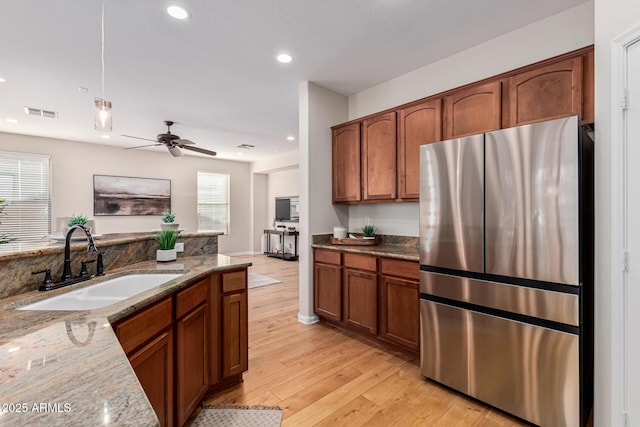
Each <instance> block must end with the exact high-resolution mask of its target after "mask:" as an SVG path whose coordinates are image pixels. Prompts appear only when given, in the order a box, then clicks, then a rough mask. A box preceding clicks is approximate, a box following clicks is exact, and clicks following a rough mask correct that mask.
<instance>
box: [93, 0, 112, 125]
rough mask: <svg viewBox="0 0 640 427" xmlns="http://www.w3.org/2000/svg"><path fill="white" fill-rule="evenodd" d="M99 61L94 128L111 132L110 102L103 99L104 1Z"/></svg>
mask: <svg viewBox="0 0 640 427" xmlns="http://www.w3.org/2000/svg"><path fill="white" fill-rule="evenodd" d="M100 22H101V28H102V33H101V54H102V55H101V59H102V98H98V97H96V98H94V102H95V121H94V127H95V129H96V130H99V131H107V132H111V101H107V100H106V99H104V0H102V15H101V21H100Z"/></svg>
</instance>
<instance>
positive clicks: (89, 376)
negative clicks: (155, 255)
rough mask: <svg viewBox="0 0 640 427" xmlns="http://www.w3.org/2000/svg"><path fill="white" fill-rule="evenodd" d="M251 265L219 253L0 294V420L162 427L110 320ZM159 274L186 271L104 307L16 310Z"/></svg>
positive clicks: (3, 422) (14, 423)
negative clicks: (224, 272) (105, 282)
mask: <svg viewBox="0 0 640 427" xmlns="http://www.w3.org/2000/svg"><path fill="white" fill-rule="evenodd" d="M250 265H251V263H247V262H238V261H235V260H234V259H233V258H232V257H229V256H226V255H219V254H218V255H203V256H195V257H185V258H179V259H178V261H177V262H175V263H169V264H160V263H157V262H156V261H145V262H141V263H137V264H133V265H130V266H128V267H126V268H120V269H118V270H114V271H108V272H107V274H106V275H105V276H103V277H100V278H94V279H91V280H90V281H87V282H82V283H80V284H76V285H73V286H69V287H66V288H63V289H58V290H54V291H49V292H37V291H36V292H29V293H26V294H22V295H17V296H13V297H9V298H4V299H0V425H3V426H4V425H9V426H26V425H29V426H40V425H42V426H68V425H103V424H105V425H106V424H115V425H135V426H139V425H158V420H157V418H156V415H155V413H154V411H153V409H152V408H151V405H150V404H149V401H148V400H147V397H146V395H145V394H144V391H143V390H142V388H141V387H140V383H139V382H138V380H137V378H136V376H135V373H134V371H133V369H132V368H131V365H130V364H129V361H128V359H127V356H126V355H125V353H124V351H123V350H122V347H120V343H119V342H118V339H117V338H116V336H115V333H114V332H113V329H112V328H111V323H112V322H114V321H116V320H118V319H120V318H122V317H124V316H126V315H127V314H129V313H131V312H133V311H136V310H138V309H140V308H142V307H144V306H146V305H149V304H151V303H152V302H154V301H157V300H159V299H161V298H162V297H164V296H166V295H169V294H172V293H174V292H176V291H177V290H179V289H182V288H184V287H186V286H188V285H189V284H191V283H193V282H195V281H197V280H199V279H201V278H203V277H206V276H207V275H209V274H210V273H212V272H215V271H222V270H228V269H232V268H241V267H249V266H250ZM161 272H166V273H175V272H180V273H184V275H183V276H181V277H179V278H177V279H174V280H171V281H170V282H167V283H165V284H163V285H160V286H158V287H155V288H153V289H151V290H149V291H145V292H143V293H140V294H138V295H135V296H133V297H131V298H128V299H126V300H124V301H122V302H119V303H116V304H113V305H110V306H107V307H103V308H100V309H95V310H86V311H20V310H15V309H16V308H17V307H20V306H23V305H26V304H29V303H32V302H35V301H38V300H42V299H45V298H49V297H52V296H55V295H59V294H61V293H64V292H68V291H70V290H73V289H79V288H82V287H85V286H89V285H92V284H95V283H98V282H100V281H103V280H108V279H111V278H113V277H117V276H120V275H123V274H127V273H161Z"/></svg>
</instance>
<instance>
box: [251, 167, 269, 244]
mask: <svg viewBox="0 0 640 427" xmlns="http://www.w3.org/2000/svg"><path fill="white" fill-rule="evenodd" d="M251 182H252V187H251V195H252V198H251V200H252V206H251V227H252V228H251V252H253V253H260V252H261V251H262V231H263V230H264V229H265V228H267V227H268V225H269V222H268V221H267V220H266V218H267V212H268V210H267V207H268V205H269V199H268V197H269V175H267V174H264V173H252V174H251Z"/></svg>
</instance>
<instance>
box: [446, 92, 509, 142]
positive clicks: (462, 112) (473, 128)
mask: <svg viewBox="0 0 640 427" xmlns="http://www.w3.org/2000/svg"><path fill="white" fill-rule="evenodd" d="M501 96H502V82H501V81H500V80H498V81H494V82H490V83H484V84H481V85H477V86H472V87H468V88H466V89H462V90H460V91H457V92H454V93H453V94H451V95H448V96H447V97H446V98H445V126H444V139H451V138H458V137H460V136H465V135H474V134H476V133H482V132H488V131H492V130H496V129H500V124H501V123H500V111H501V110H500V106H501V102H500V101H501Z"/></svg>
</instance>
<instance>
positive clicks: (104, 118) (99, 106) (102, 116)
mask: <svg viewBox="0 0 640 427" xmlns="http://www.w3.org/2000/svg"><path fill="white" fill-rule="evenodd" d="M94 102H95V108H96V111H95V120H94V128H95V129H96V130H99V131H107V132H111V129H112V127H111V101H107V100H105V99H102V98H95V99H94Z"/></svg>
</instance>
